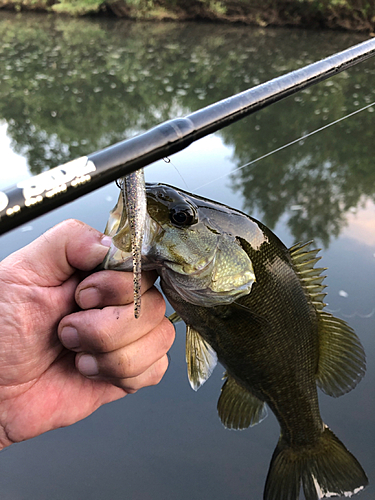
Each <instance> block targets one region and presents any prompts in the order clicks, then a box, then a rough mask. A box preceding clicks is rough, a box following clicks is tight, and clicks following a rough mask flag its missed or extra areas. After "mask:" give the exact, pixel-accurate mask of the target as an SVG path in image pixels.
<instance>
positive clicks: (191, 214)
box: [169, 205, 197, 226]
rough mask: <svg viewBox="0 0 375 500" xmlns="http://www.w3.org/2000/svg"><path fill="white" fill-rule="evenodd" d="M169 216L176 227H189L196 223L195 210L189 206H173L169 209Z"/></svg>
mask: <svg viewBox="0 0 375 500" xmlns="http://www.w3.org/2000/svg"><path fill="white" fill-rule="evenodd" d="M169 215H170V219H171V222H172V223H173V224H174V225H176V226H191V225H192V224H195V223H196V222H197V216H196V213H195V210H193V208H192V207H191V206H190V205H175V206H174V207H172V208H171V209H170V212H169Z"/></svg>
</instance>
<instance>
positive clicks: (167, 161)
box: [163, 156, 189, 191]
mask: <svg viewBox="0 0 375 500" xmlns="http://www.w3.org/2000/svg"><path fill="white" fill-rule="evenodd" d="M163 160H164V161H165V163H170V164H171V165H172V167H173V168H174V169H175V170H176V172H177V173H178V175H179V176H180V177H181V179H182V182H183V183H184V184H185V187H186V189H187V190H188V191H189V186H188V185H187V183H186V181H185V179H184V178H183V177H182V174H181V172H180V171H179V170H178V168H177V167H176V165H175V164H174V163H173V162H172V160H171V159H170V158H169V157H168V156H166V157H165V158H163Z"/></svg>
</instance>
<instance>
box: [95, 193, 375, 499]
mask: <svg viewBox="0 0 375 500" xmlns="http://www.w3.org/2000/svg"><path fill="white" fill-rule="evenodd" d="M146 198H147V213H148V222H147V224H146V226H147V229H146V231H145V234H144V239H143V244H142V268H143V269H145V270H148V269H150V270H151V269H155V270H156V271H157V273H158V274H159V276H160V284H161V288H162V290H163V293H164V294H165V296H166V298H167V299H168V301H169V302H170V304H171V305H172V307H173V308H174V311H175V312H174V313H173V314H172V316H171V320H172V321H173V322H176V321H178V320H180V319H181V320H183V321H184V322H185V324H186V360H187V367H188V378H189V381H190V384H191V386H192V387H193V389H195V390H197V389H198V388H199V387H200V386H201V385H202V384H203V383H204V382H205V381H206V380H207V379H208V378H209V376H210V375H211V373H212V371H213V369H214V368H215V365H216V364H217V362H220V363H221V365H223V367H224V369H225V373H224V380H225V381H224V384H223V386H222V389H221V394H220V397H219V400H218V405H217V408H218V414H219V417H220V419H221V421H222V423H223V424H224V426H225V427H227V428H229V429H245V428H247V427H250V426H253V425H256V424H258V423H259V422H261V421H262V420H263V419H264V418H265V417H266V416H267V407H268V408H270V409H271V411H272V412H273V413H274V414H275V416H276V418H277V420H278V422H279V424H280V431H281V432H280V438H279V441H278V443H277V445H276V448H275V451H274V453H273V456H272V458H271V462H270V466H269V471H268V475H267V479H266V483H265V488H264V496H263V498H264V500H298V498H299V495H300V489H301V486H302V488H303V491H304V495H305V498H306V500H317V499H320V498H325V497H333V496H344V497H350V496H352V495H354V494H356V493H358V492H359V491H361V490H363V489H364V488H365V487H366V486H367V484H368V479H367V476H366V473H365V472H364V470H363V468H362V466H361V465H360V463H359V462H358V460H357V459H356V458H355V457H354V455H352V454H351V453H350V452H349V451H348V450H347V448H346V447H345V446H344V444H343V443H342V442H341V441H340V440H339V439H338V438H337V437H336V436H335V434H334V433H333V432H332V431H331V430H330V428H329V427H328V426H327V425H326V424H325V423H324V422H323V420H322V418H321V415H320V411H319V403H318V392H317V388H318V387H319V388H320V389H321V390H322V391H323V392H325V393H326V394H328V395H330V396H332V397H338V396H341V395H342V394H345V393H347V392H349V391H350V390H352V389H353V388H354V387H355V386H356V385H357V384H358V382H359V381H360V380H361V379H362V377H363V376H364V374H365V369H366V359H365V353H364V349H363V347H362V345H361V342H360V340H359V338H358V337H357V335H356V334H355V332H354V331H353V329H352V328H351V327H350V326H349V325H348V324H347V323H346V322H345V321H343V320H342V319H339V318H336V317H334V316H333V315H332V314H330V313H329V312H327V311H325V310H324V307H325V305H326V304H325V303H324V298H325V296H326V292H325V287H326V286H325V285H324V284H323V281H324V279H325V277H326V276H324V275H322V273H323V272H324V271H325V270H326V268H322V267H316V265H317V263H318V261H319V259H320V257H319V256H317V254H318V252H319V250H317V249H314V248H311V245H312V243H311V242H308V243H306V244H300V243H298V244H296V245H294V246H292V247H291V248H289V249H288V248H287V247H286V246H285V245H284V244H283V243H282V242H281V240H280V239H279V238H278V237H277V236H276V235H275V234H274V233H273V232H272V231H271V230H270V229H268V228H267V227H266V226H265V225H263V224H262V223H261V222H259V221H257V220H256V219H254V218H252V217H251V216H249V215H247V214H245V213H243V212H241V211H239V210H236V209H233V208H231V207H228V206H226V205H224V204H222V203H219V202H216V201H212V200H208V199H206V198H204V197H200V196H197V195H194V194H191V193H188V192H186V191H183V190H181V189H178V188H175V187H173V186H169V185H166V184H146ZM120 212H121V217H122V219H123V221H124V220H126V219H127V214H126V207H124V205H123V203H122V201H121V199H119V202H118V205H117V206H116V207H115V208H114V210H113V212H112V214H111V217H112V218H113V217H114V215H113V214H117V218H118V214H119V213H120ZM120 226H121V225H120V224H119V226H118V227H117V231H116V234H115V236H114V237H113V238H112V244H111V247H110V249H109V251H108V254H107V256H106V258H105V261H104V267H105V268H107V269H116V270H123V271H129V270H131V241H130V237H129V226H128V224H124V223H122V226H121V227H120Z"/></svg>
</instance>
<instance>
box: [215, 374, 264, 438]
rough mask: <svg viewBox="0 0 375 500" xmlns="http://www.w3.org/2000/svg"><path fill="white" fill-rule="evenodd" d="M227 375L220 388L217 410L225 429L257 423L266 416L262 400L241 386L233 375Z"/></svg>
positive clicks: (238, 428) (240, 427)
mask: <svg viewBox="0 0 375 500" xmlns="http://www.w3.org/2000/svg"><path fill="white" fill-rule="evenodd" d="M226 376H227V377H228V378H227V379H226V381H225V382H224V385H223V387H222V389H221V394H220V398H219V401H218V403H217V411H218V413H219V417H220V419H221V421H222V423H223V425H224V426H225V427H226V428H227V429H235V430H242V429H246V428H247V427H252V426H253V425H256V424H259V423H260V422H261V421H262V420H264V419H265V418H266V417H267V408H266V406H265V404H264V402H263V401H261V400H260V399H258V398H257V397H255V396H253V395H252V394H251V393H250V392H249V391H247V390H246V389H244V388H243V387H241V386H240V385H239V384H238V383H237V382H236V381H235V379H234V378H233V377H231V376H230V375H229V376H228V375H227V374H225V377H226Z"/></svg>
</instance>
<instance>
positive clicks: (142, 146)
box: [0, 39, 375, 235]
mask: <svg viewBox="0 0 375 500" xmlns="http://www.w3.org/2000/svg"><path fill="white" fill-rule="evenodd" d="M374 54H375V39H371V40H368V41H365V42H363V43H360V44H358V45H356V46H354V47H351V48H349V49H347V50H344V51H342V52H339V53H337V54H334V55H332V56H330V57H327V58H326V59H323V60H321V61H318V62H315V63H313V64H310V65H308V66H305V67H303V68H301V69H298V70H296V71H292V72H291V73H287V74H286V75H283V76H280V77H278V78H275V79H273V80H270V81H268V82H266V83H263V84H261V85H258V86H256V87H253V88H251V89H249V90H246V91H244V92H241V93H239V94H236V95H234V96H232V97H229V98H227V99H223V100H221V101H219V102H216V103H214V104H212V105H210V106H207V107H205V108H202V109H200V110H198V111H195V112H194V113H191V114H189V115H187V116H186V117H184V118H176V119H174V120H170V121H167V122H164V123H162V124H160V125H157V126H156V127H154V128H152V129H150V130H148V131H147V132H145V133H143V134H140V135H138V136H136V137H133V138H131V139H127V140H125V141H122V142H119V143H117V144H114V145H112V146H109V147H108V148H105V149H103V150H101V151H97V152H95V153H92V154H89V155H88V156H85V157H82V158H78V159H77V160H73V161H71V162H69V163H66V164H64V165H60V166H58V167H55V168H53V169H52V170H49V171H46V172H43V173H42V174H39V175H37V176H34V177H31V178H30V179H27V180H25V181H22V182H20V183H18V184H17V185H16V186H13V187H11V188H9V189H7V190H6V191H4V192H1V191H0V235H1V234H4V233H6V232H7V231H9V230H11V229H14V228H16V227H18V226H20V225H21V224H24V223H25V222H28V221H30V220H32V219H34V218H35V217H38V216H40V215H43V214H45V213H47V212H49V211H51V210H53V209H54V208H57V207H59V206H62V205H64V204H65V203H68V202H70V201H72V200H75V199H76V198H79V197H80V196H83V195H84V194H87V193H89V192H91V191H94V190H95V189H98V188H100V187H102V186H104V185H105V184H108V183H109V182H112V181H114V180H116V179H118V178H119V177H123V176H124V175H127V174H129V173H131V172H134V171H135V170H137V169H139V168H142V167H145V166H147V165H149V164H150V163H152V162H154V161H156V160H160V159H161V158H164V157H166V156H169V155H172V154H174V153H177V152H178V151H181V150H182V149H184V148H186V147H187V146H189V145H190V144H191V143H192V142H194V141H196V140H198V139H201V138H202V137H205V136H206V135H209V134H211V133H213V132H216V131H217V130H220V129H221V128H223V127H226V126H228V125H230V124H231V123H234V122H236V121H238V120H240V119H241V118H244V117H245V116H248V115H250V114H252V113H254V112H256V111H259V110H260V109H263V108H265V107H266V106H269V105H271V104H273V103H274V102H277V101H280V100H281V99H284V98H285V97H288V96H290V95H292V94H294V93H296V92H299V91H300V90H302V89H305V88H307V87H309V86H311V85H314V84H316V83H318V82H321V81H322V80H325V79H327V78H330V77H331V76H333V75H335V74H337V73H340V72H341V71H344V70H346V69H348V68H349V67H351V66H354V65H355V64H357V63H359V62H362V61H364V60H365V59H368V58H369V57H371V56H373V55H374Z"/></svg>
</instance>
